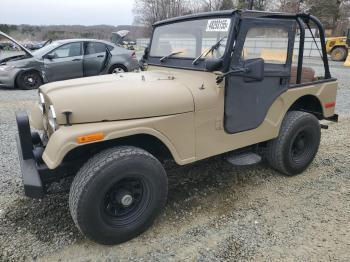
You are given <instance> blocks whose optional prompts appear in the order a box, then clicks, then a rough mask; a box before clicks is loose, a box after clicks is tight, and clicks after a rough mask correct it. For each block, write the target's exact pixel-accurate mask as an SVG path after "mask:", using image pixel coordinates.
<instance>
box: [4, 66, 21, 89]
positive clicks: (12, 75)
mask: <svg viewBox="0 0 350 262" xmlns="http://www.w3.org/2000/svg"><path fill="white" fill-rule="evenodd" d="M17 73H18V71H17V70H15V69H13V70H10V71H3V70H0V87H7V88H14V87H15V79H16V75H17Z"/></svg>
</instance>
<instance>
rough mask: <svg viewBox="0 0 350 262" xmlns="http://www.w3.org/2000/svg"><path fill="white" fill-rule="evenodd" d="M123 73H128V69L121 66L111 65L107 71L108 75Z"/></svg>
mask: <svg viewBox="0 0 350 262" xmlns="http://www.w3.org/2000/svg"><path fill="white" fill-rule="evenodd" d="M125 72H128V69H127V68H126V67H125V66H123V65H112V66H111V68H110V69H109V71H108V73H109V74H120V73H125Z"/></svg>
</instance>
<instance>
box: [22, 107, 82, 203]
mask: <svg viewBox="0 0 350 262" xmlns="http://www.w3.org/2000/svg"><path fill="white" fill-rule="evenodd" d="M16 121H17V127H18V135H17V137H16V140H17V150H18V157H19V162H20V165H21V171H22V180H23V186H24V193H25V195H26V196H28V197H31V198H42V197H44V196H45V195H46V194H48V193H49V190H48V188H49V186H50V184H52V183H53V182H59V181H60V180H61V179H62V178H65V177H67V176H72V175H75V174H76V172H77V171H78V170H79V168H80V166H81V165H82V164H83V163H84V161H85V160H86V159H85V158H83V157H81V156H80V155H79V154H78V156H77V157H75V158H72V159H69V160H64V161H62V163H61V164H60V165H59V166H58V167H56V168H55V169H49V168H48V167H47V165H46V164H45V163H44V161H43V159H42V155H43V152H44V150H45V145H44V144H45V143H44V142H43V141H42V139H41V138H40V136H39V134H38V133H37V132H32V131H31V129H30V125H29V118H28V115H27V113H26V112H18V113H16ZM50 193H51V192H50ZM52 193H54V192H52Z"/></svg>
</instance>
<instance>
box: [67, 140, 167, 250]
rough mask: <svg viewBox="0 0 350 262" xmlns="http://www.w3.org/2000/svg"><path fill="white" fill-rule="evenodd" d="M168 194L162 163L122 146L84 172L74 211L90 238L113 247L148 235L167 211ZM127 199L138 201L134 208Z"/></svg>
mask: <svg viewBox="0 0 350 262" xmlns="http://www.w3.org/2000/svg"><path fill="white" fill-rule="evenodd" d="M138 183H139V184H138ZM167 193H168V179H167V175H166V172H165V170H164V168H163V166H162V165H161V164H160V162H159V161H158V160H157V159H156V158H155V157H153V156H152V155H151V154H149V153H148V152H146V151H144V150H142V149H140V148H136V147H130V146H120V147H114V148H110V149H106V150H104V151H102V152H100V153H98V154H96V155H95V156H93V157H92V158H91V159H90V160H88V162H87V163H86V164H85V165H84V166H83V167H82V168H81V169H80V170H79V172H78V173H77V175H76V177H75V178H74V180H73V183H72V185H71V189H70V195H69V208H70V213H71V215H72V218H73V220H74V223H75V224H76V226H77V227H78V228H79V230H80V231H81V232H82V233H83V234H84V235H85V236H87V237H88V238H89V239H91V240H93V241H95V242H97V243H100V244H105V245H112V244H118V243H121V242H124V241H127V240H129V239H132V238H134V237H136V236H138V235H139V234H141V233H142V232H144V231H145V230H146V229H147V228H148V227H149V226H150V225H151V224H152V223H153V221H154V219H155V218H156V217H157V215H158V214H159V213H160V211H161V209H162V208H163V207H164V205H165V203H166V199H167ZM127 195H129V196H132V199H133V200H132V201H133V202H132V203H131V204H130V203H128V204H129V206H126V204H125V205H122V202H123V199H124V198H125V196H127ZM129 200H130V198H129Z"/></svg>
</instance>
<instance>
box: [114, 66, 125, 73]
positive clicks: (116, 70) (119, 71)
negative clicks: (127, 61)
mask: <svg viewBox="0 0 350 262" xmlns="http://www.w3.org/2000/svg"><path fill="white" fill-rule="evenodd" d="M124 72H125V70H124V69H123V68H121V67H116V68H114V69H113V71H112V73H113V74H119V73H124Z"/></svg>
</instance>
